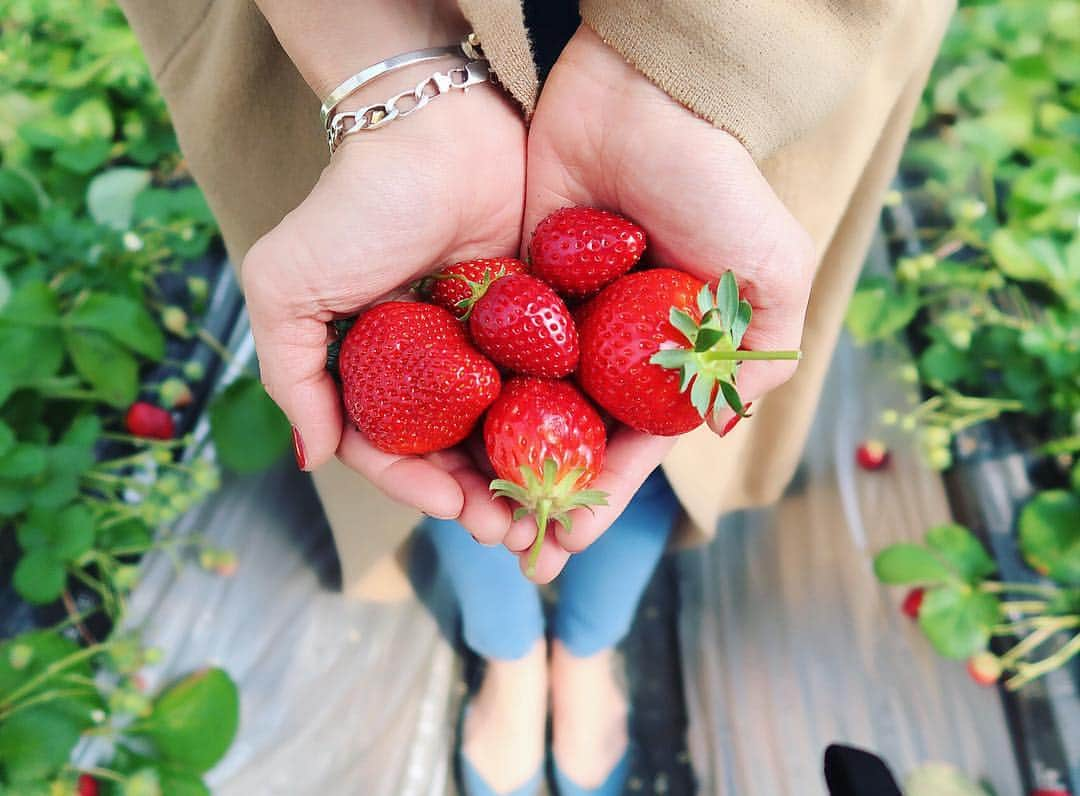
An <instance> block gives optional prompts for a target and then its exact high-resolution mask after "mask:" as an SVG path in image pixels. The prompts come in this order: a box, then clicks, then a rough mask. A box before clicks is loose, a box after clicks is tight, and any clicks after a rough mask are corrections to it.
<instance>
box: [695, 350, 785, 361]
mask: <svg viewBox="0 0 1080 796" xmlns="http://www.w3.org/2000/svg"><path fill="white" fill-rule="evenodd" d="M708 358H709V359H710V360H715V361H718V362H749V361H750V360H752V359H766V360H770V359H802V351H742V350H740V351H709V352H708Z"/></svg>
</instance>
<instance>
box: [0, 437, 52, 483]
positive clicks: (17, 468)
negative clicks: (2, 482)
mask: <svg viewBox="0 0 1080 796" xmlns="http://www.w3.org/2000/svg"><path fill="white" fill-rule="evenodd" d="M47 464H48V457H47V456H46V455H45V449H44V448H43V447H42V446H41V445H34V444H33V443H31V442H20V443H18V444H17V445H16V446H15V448H14V449H13V450H12V451H11V452H10V453H9V454H8V455H7V456H4V457H2V458H0V478H10V479H13V480H14V479H24V478H32V477H33V476H35V475H39V474H40V473H42V472H44V470H45V467H46V465H47Z"/></svg>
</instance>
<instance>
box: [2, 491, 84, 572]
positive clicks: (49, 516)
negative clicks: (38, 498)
mask: <svg viewBox="0 0 1080 796" xmlns="http://www.w3.org/2000/svg"><path fill="white" fill-rule="evenodd" d="M18 539H19V544H20V546H22V548H23V549H24V550H32V549H35V548H47V549H48V550H49V552H50V553H52V555H53V556H54V557H55V558H57V559H59V560H61V561H71V560H73V559H75V558H78V557H79V556H81V555H82V554H83V553H85V552H86V551H87V550H89V549H90V546H91V545H92V544H93V541H94V518H93V516H92V515H91V514H90V511H89V510H88V509H87V508H86V507H85V506H83V505H82V504H79V503H74V504H72V505H70V506H65V507H64V508H63V509H61V510H60V511H43V510H36V511H34V512H31V514H30V516H29V517H27V519H26V521H25V522H24V523H23V524H22V525H20V526H19V530H18Z"/></svg>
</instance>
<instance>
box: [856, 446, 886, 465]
mask: <svg viewBox="0 0 1080 796" xmlns="http://www.w3.org/2000/svg"><path fill="white" fill-rule="evenodd" d="M855 463H856V464H858V465H859V467H861V468H862V469H864V470H880V469H881V468H882V467H884V466H885V465H886V464H888V463H889V449H888V448H887V447H885V443H884V442H882V441H881V440H877V439H868V440H867V441H866V442H864V443H862V444H861V445H860V446H859V447H858V448H856V449H855Z"/></svg>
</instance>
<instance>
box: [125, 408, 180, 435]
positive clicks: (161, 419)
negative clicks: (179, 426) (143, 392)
mask: <svg viewBox="0 0 1080 796" xmlns="http://www.w3.org/2000/svg"><path fill="white" fill-rule="evenodd" d="M124 426H125V427H126V428H127V430H128V433H129V434H133V435H134V436H136V437H145V438H147V439H172V438H173V437H174V436H176V426H175V425H174V424H173V419H172V415H171V414H169V412H168V410H166V409H162V408H161V407H160V406H154V404H152V403H147V402H146V401H136V402H135V403H133V404H132V405H131V406H130V407H129V408H128V410H127V414H126V415H124Z"/></svg>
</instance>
